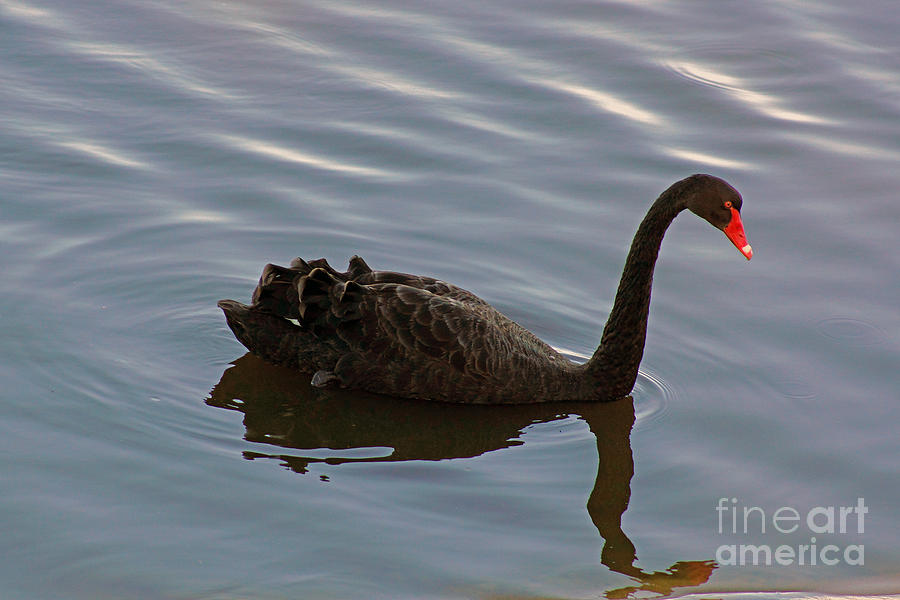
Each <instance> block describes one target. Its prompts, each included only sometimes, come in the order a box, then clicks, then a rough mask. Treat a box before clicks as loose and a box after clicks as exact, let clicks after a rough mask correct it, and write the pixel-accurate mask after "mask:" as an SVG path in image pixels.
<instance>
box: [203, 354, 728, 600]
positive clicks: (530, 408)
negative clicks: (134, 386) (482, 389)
mask: <svg viewBox="0 0 900 600" xmlns="http://www.w3.org/2000/svg"><path fill="white" fill-rule="evenodd" d="M206 403H207V404H209V405H211V406H216V407H219V408H225V409H229V410H236V411H240V412H242V413H244V426H245V427H246V430H247V432H246V435H245V439H247V440H248V441H251V442H258V443H264V444H270V445H273V446H281V447H283V448H294V449H297V450H313V449H316V450H317V449H322V448H328V449H331V450H349V449H353V448H372V447H385V448H391V449H393V452H392V453H391V454H390V455H389V456H379V457H372V458H336V457H331V458H327V459H316V458H304V457H300V456H293V455H290V454H265V453H259V452H244V456H245V457H246V458H248V459H255V458H277V459H279V460H281V461H283V462H284V464H285V465H287V466H288V467H289V468H290V469H292V470H293V471H295V472H297V473H306V472H307V471H308V467H309V464H310V463H312V462H326V463H328V464H341V463H345V462H394V461H404V460H444V459H453V458H471V457H474V456H479V455H481V454H484V453H486V452H491V451H493V450H499V449H501V448H508V447H510V446H516V445H519V444H521V443H522V442H521V441H518V440H517V439H515V438H518V437H519V435H520V433H521V431H522V430H523V429H524V428H525V427H528V426H529V425H531V424H533V423H542V422H550V421H554V420H556V419H558V418H560V417H562V416H565V415H569V414H577V415H580V416H581V418H582V419H583V420H584V421H585V422H587V424H588V426H589V427H590V430H591V432H592V433H593V434H594V436H595V437H596V440H597V453H598V455H599V466H598V468H597V478H596V480H595V481H594V488H593V490H591V495H590V497H589V498H588V502H587V509H588V513H589V514H590V517H591V520H592V521H593V523H594V526H595V527H596V528H597V531H598V532H599V533H600V536H601V537H602V538H603V539H604V541H605V543H604V545H603V551H602V553H601V559H600V562H601V563H602V564H604V565H605V566H607V567H608V568H609V569H611V570H612V571H615V572H617V573H622V574H623V575H626V576H628V577H630V578H632V579H634V580H635V582H637V584H638V585H635V586H628V587H623V588H618V589H614V590H609V591H607V592H606V597H607V598H632V597H635V595H636V594H638V593H640V592H644V593H646V592H651V593H656V594H660V595H669V594H671V593H672V591H673V590H674V589H675V588H679V587H686V586H698V585H702V584H703V583H706V581H707V580H708V579H709V577H710V575H711V574H712V572H713V570H714V569H715V568H716V566H717V565H716V564H715V563H714V562H713V561H679V562H676V563H675V564H674V565H672V566H671V567H669V568H668V569H667V570H665V571H653V572H647V571H644V570H642V569H640V568H638V567H636V566H634V562H635V560H636V558H637V557H636V554H635V547H634V544H633V543H632V542H631V540H630V539H628V536H627V535H625V532H624V531H622V515H623V513H624V512H625V510H626V509H627V508H628V501H629V499H630V497H631V478H632V476H633V475H634V460H633V458H632V454H631V427H632V425H634V404H633V402H632V399H631V398H630V397H629V398H625V399H623V400H619V401H617V402H611V403H607V404H585V403H577V404H576V403H554V404H552V405H551V404H536V405H504V406H473V405H465V404H442V403H436V402H424V401H422V402H420V401H414V400H401V399H395V398H385V397H382V396H377V395H374V394H365V393H359V392H344V391H340V390H317V389H314V388H312V387H310V386H309V375H305V374H301V373H295V372H293V371H289V370H286V369H283V368H281V367H275V366H272V365H269V364H268V363H265V362H263V361H262V360H260V359H259V358H257V357H255V356H253V355H252V354H249V353H248V354H246V355H244V356H243V357H241V358H239V359H238V360H236V361H235V362H234V365H233V366H232V367H230V368H229V369H226V371H225V372H224V373H223V374H222V379H221V380H220V381H219V383H218V384H217V385H216V386H215V387H214V388H213V390H212V392H211V393H210V397H209V398H208V399H207V400H206Z"/></svg>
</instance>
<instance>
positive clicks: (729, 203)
mask: <svg viewBox="0 0 900 600" xmlns="http://www.w3.org/2000/svg"><path fill="white" fill-rule="evenodd" d="M725 208H731V200H726V201H725Z"/></svg>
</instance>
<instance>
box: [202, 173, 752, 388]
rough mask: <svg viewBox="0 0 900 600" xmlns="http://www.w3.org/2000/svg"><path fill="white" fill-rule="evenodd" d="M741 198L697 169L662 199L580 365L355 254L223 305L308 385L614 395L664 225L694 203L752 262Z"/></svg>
mask: <svg viewBox="0 0 900 600" xmlns="http://www.w3.org/2000/svg"><path fill="white" fill-rule="evenodd" d="M741 204H742V201H741V196H740V194H738V192H737V191H736V190H735V189H734V188H732V187H731V186H730V185H728V184H727V183H726V182H724V181H723V180H721V179H718V178H716V177H712V176H710V175H692V176H691V177H688V178H687V179H684V180H682V181H679V182H677V183H675V184H673V185H672V186H671V187H670V188H669V189H667V190H666V191H665V192H663V194H662V195H660V197H659V198H658V199H657V200H656V202H654V204H653V205H652V206H651V207H650V210H649V211H648V213H647V216H646V217H645V218H644V220H643V221H642V223H641V225H640V227H639V228H638V232H637V234H636V235H635V238H634V242H633V243H632V246H631V250H630V252H629V254H628V259H627V261H626V264H625V269H624V272H623V273H622V280H621V282H620V284H619V289H618V292H617V294H616V300H615V303H614V305H613V309H612V311H611V312H610V316H609V320H608V321H607V324H606V327H605V328H604V331H603V336H602V339H601V343H600V347H599V348H598V349H597V351H596V352H595V353H594V355H593V356H592V357H591V359H590V360H589V361H588V362H587V363H584V364H576V363H573V362H571V361H570V360H568V359H567V358H565V357H564V356H562V355H560V354H559V353H558V352H557V351H556V350H554V349H553V348H551V347H550V346H548V345H547V344H545V343H544V342H542V341H541V340H540V339H538V338H537V337H536V336H535V335H534V334H532V333H531V332H530V331H528V330H527V329H525V328H523V327H521V326H520V325H518V324H517V323H514V322H513V321H511V320H510V319H508V318H507V317H505V316H504V315H502V314H500V313H499V312H497V311H496V310H494V309H493V308H492V307H491V306H490V305H488V304H487V303H486V302H485V301H484V300H482V299H480V298H478V297H477V296H475V295H474V294H472V293H470V292H468V291H466V290H464V289H461V288H458V287H456V286H454V285H451V284H449V283H445V282H443V281H440V280H438V279H433V278H430V277H420V276H416V275H407V274H404V273H394V272H390V271H373V270H372V269H370V268H369V266H368V265H367V264H366V263H365V262H364V261H363V259H361V258H360V257H358V256H354V257H353V258H351V259H350V267H349V269H348V270H347V271H346V272H343V273H341V272H338V271H336V270H334V269H333V268H332V267H331V266H330V265H329V264H328V263H327V262H326V261H325V260H324V259H318V260H312V261H309V262H306V261H304V260H303V259H300V258H297V259H295V260H294V261H293V262H292V263H291V266H290V267H279V266H276V265H271V264H270V265H267V266H266V267H265V269H264V270H263V273H262V277H261V278H260V281H259V285H258V286H257V287H256V290H255V291H254V293H253V300H252V303H251V304H250V305H249V306H247V305H244V304H241V303H239V302H235V301H234V300H222V301H221V302H219V306H220V307H221V308H222V310H223V311H224V312H225V316H226V319H227V321H228V325H229V327H231V329H232V331H233V332H234V334H235V336H236V337H237V339H238V340H239V341H240V342H241V343H242V344H244V346H246V347H247V348H248V349H249V350H251V351H252V352H254V353H256V354H258V355H260V356H261V357H263V358H264V359H266V360H268V361H270V362H273V363H276V364H282V365H285V366H288V367H291V368H295V369H300V370H303V371H305V372H309V373H313V374H314V375H313V377H312V384H313V385H318V386H326V385H336V386H341V387H346V388H351V389H362V390H368V391H371V392H377V393H382V394H389V395H393V396H401V397H408V398H424V399H429V400H441V401H447V402H464V403H488V404H500V403H527V402H550V401H569V400H593V401H607V400H614V399H616V398H620V397H622V396H625V395H627V394H628V393H629V392H630V391H631V389H632V387H633V386H634V382H635V379H636V378H637V372H638V366H639V365H640V361H641V356H642V355H643V349H644V339H645V335H646V326H647V315H648V309H649V305H650V287H651V283H652V279H653V267H654V264H655V263H656V257H657V253H658V251H659V247H660V243H661V242H662V238H663V235H664V234H665V231H666V228H667V227H668V226H669V224H670V223H671V222H672V220H673V219H674V218H675V216H676V215H677V214H678V213H679V212H681V211H682V210H683V209H685V208H687V209H690V210H691V211H692V212H694V213H695V214H697V215H698V216H700V217H702V218H704V219H706V220H707V221H708V222H709V223H710V224H712V225H713V226H715V227H717V228H719V229H721V230H723V231H724V232H725V233H726V235H727V236H728V237H729V239H731V241H732V242H733V243H734V244H735V245H736V246H737V247H738V249H740V250H741V252H742V253H743V254H744V255H745V256H746V257H747V258H748V259H749V258H750V256H751V255H752V250H751V249H750V246H749V245H748V244H747V240H746V238H745V237H744V231H743V226H742V224H741V221H740V213H739V211H740V208H741Z"/></svg>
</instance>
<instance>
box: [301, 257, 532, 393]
mask: <svg viewBox="0 0 900 600" xmlns="http://www.w3.org/2000/svg"><path fill="white" fill-rule="evenodd" d="M444 285H446V284H444ZM425 287H427V286H425ZM439 288H440V286H439ZM296 289H297V299H298V305H297V309H296V314H297V315H298V317H297V318H298V322H299V325H300V327H302V328H304V329H307V330H308V331H311V332H312V333H313V334H314V335H315V336H316V337H319V338H330V337H332V336H334V337H337V338H340V339H341V340H342V341H343V342H344V343H345V344H346V345H347V349H348V352H349V353H352V354H355V355H358V356H362V357H366V358H367V359H369V360H371V361H376V362H378V363H380V364H381V365H382V366H383V368H385V369H397V368H409V369H411V370H412V369H415V368H417V367H421V368H442V367H443V368H452V369H454V370H456V371H458V372H459V373H460V374H464V375H468V376H471V377H476V378H486V377H489V376H490V374H491V373H493V372H495V371H496V367H497V364H496V363H497V362H498V361H499V360H502V358H503V357H504V356H505V355H507V354H508V353H509V351H510V343H509V341H508V340H507V339H506V338H507V336H505V335H503V332H502V331H499V330H498V327H497V325H496V324H495V323H493V322H492V321H495V320H498V319H499V320H500V321H501V323H503V322H508V323H509V324H511V325H512V326H514V327H518V326H517V325H515V324H514V323H512V321H509V320H508V319H506V318H505V317H503V316H502V315H499V313H495V314H494V315H487V314H485V312H486V311H487V310H490V311H493V309H491V308H489V307H487V305H486V304H484V303H483V301H481V304H482V305H483V306H485V307H487V308H486V309H483V310H478V308H480V307H473V306H471V305H470V304H467V303H465V302H462V301H460V300H456V299H454V298H451V297H447V296H446V295H440V294H437V293H434V292H431V291H428V290H427V289H422V288H418V287H413V286H410V285H406V284H404V283H385V282H384V278H382V279H381V280H380V281H379V282H378V283H369V284H360V283H357V282H356V281H353V280H350V281H341V280H339V279H338V278H336V277H334V276H333V275H331V274H330V273H329V272H327V271H326V270H324V269H320V268H316V269H313V270H311V271H310V272H309V273H308V274H307V275H304V276H302V277H301V278H299V279H298V281H297V282H296ZM457 289H458V288H457ZM438 291H443V290H442V289H439V290H438ZM488 316H493V317H494V319H489V318H486V317H488ZM411 362H414V363H416V364H410V363H411ZM401 365H405V366H403V367H401Z"/></svg>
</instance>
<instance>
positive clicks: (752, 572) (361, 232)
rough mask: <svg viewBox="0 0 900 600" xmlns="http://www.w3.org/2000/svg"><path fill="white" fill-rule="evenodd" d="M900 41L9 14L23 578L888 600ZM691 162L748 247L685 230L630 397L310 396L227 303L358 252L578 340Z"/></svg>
mask: <svg viewBox="0 0 900 600" xmlns="http://www.w3.org/2000/svg"><path fill="white" fill-rule="evenodd" d="M898 31H900V12H898V11H897V10H896V6H895V3H893V2H889V1H877V0H861V1H859V2H853V3H849V2H841V1H839V0H822V1H820V2H799V1H790V0H783V1H774V0H773V1H764V2H737V1H724V2H723V1H711V0H700V1H686V0H655V1H647V2H628V1H624V0H623V1H616V0H596V1H583V0H560V1H556V2H534V1H529V0H494V1H492V2H473V1H470V0H458V1H454V2H434V1H428V0H426V1H422V2H412V1H410V0H374V1H371V2H355V1H345V0H328V1H324V0H323V1H318V0H303V1H288V0H265V1H257V2H249V1H246V0H226V1H220V0H178V1H175V0H156V1H154V2H143V1H134V0H108V1H102V2H100V1H91V2H88V1H84V0H74V1H73V0H0V265H2V266H0V273H2V277H0V303H2V304H0V310H2V315H3V318H2V320H0V331H2V342H0V344H2V346H0V348H2V361H0V373H2V381H3V384H2V390H3V391H2V394H0V395H2V402H0V450H2V452H0V473H2V475H0V528H2V536H0V554H2V556H3V557H4V558H3V560H2V561H0V591H2V597H3V598H4V599H6V600H34V599H38V600H42V599H46V600H55V599H67V600H80V599H92V600H95V599H101V600H102V599H113V598H115V599H118V598H129V599H156V598H166V599H179V600H181V599H191V600H195V599H204V600H206V599H209V600H220V599H237V598H241V599H249V598H252V599H260V600H268V599H283V598H304V599H307V598H311V599H350V600H355V599H413V598H430V599H457V598H491V599H496V598H598V597H610V598H613V597H618V598H624V597H632V598H648V597H659V596H667V595H679V594H698V596H696V597H703V598H708V597H710V594H712V595H715V596H716V597H727V596H728V595H729V593H731V592H742V595H741V596H740V598H749V597H753V598H759V597H765V598H774V597H776V592H785V591H791V592H795V593H797V594H796V595H791V596H790V597H791V598H799V597H808V595H810V594H897V593H900V570H898V566H897V565H898V564H900V544H898V542H900V527H898V525H900V510H898V500H897V499H898V497H900V478H898V471H900V469H898V460H897V457H898V453H900V435H898V417H897V414H898V413H897V402H898V396H900V374H898V373H900V311H898V298H900V275H898V274H900V260H898V252H897V248H898V231H900V204H898V190H900V35H898ZM694 172H708V173H713V174H716V175H719V176H721V177H724V178H726V179H727V180H728V181H730V182H731V183H733V184H734V185H735V186H736V187H737V188H738V189H739V190H741V192H742V193H743V195H744V209H743V218H744V223H745V226H746V229H747V233H748V236H749V239H750V242H751V243H752V244H753V247H754V250H755V253H756V254H755V256H754V258H753V260H752V261H751V262H749V263H747V262H746V261H745V260H744V259H743V258H742V257H741V256H740V254H739V253H738V252H737V251H736V250H735V249H734V248H733V247H731V245H730V244H729V243H728V241H727V240H726V239H725V238H724V237H723V236H722V235H721V234H719V233H717V232H715V231H714V230H712V229H710V228H709V227H708V226H707V225H706V224H705V223H703V222H701V221H699V220H698V219H695V218H693V217H692V216H690V215H684V216H682V217H681V218H680V219H678V220H677V221H676V222H675V224H674V225H673V226H672V227H671V229H670V230H669V234H668V236H667V238H666V241H665V243H664V244H663V248H662V253H661V257H660V260H659V263H658V265H657V270H656V274H657V275H656V280H655V288H654V300H653V304H652V306H651V318H650V328H649V336H648V339H647V345H646V351H645V356H644V362H643V365H642V376H641V378H640V380H639V382H638V386H637V388H636V389H635V392H634V394H633V400H623V401H620V402H617V403H613V404H611V405H604V406H594V407H590V406H570V405H560V406H539V407H526V408H517V407H512V408H505V409H488V408H481V409H478V408H473V407H464V406H443V405H440V406H439V405H430V404H427V403H416V402H405V401H398V400H391V399H386V398H375V397H367V396H361V395H353V394H342V393H340V392H313V391H311V390H310V389H309V387H308V386H307V385H306V379H305V378H304V377H300V376H297V375H295V374H293V373H290V372H286V371H284V370H281V369H274V368H271V367H268V366H267V365H265V364H262V363H261V362H259V361H258V360H255V359H254V358H253V357H252V356H244V353H245V352H244V349H243V348H242V347H241V346H240V345H239V344H238V343H237V342H236V341H235V340H234V338H233V337H232V335H231V333H230V332H229V331H228V329H227V328H226V326H225V322H224V319H223V317H222V315H221V313H220V312H219V311H218V309H217V308H216V307H215V302H216V300H218V299H221V298H236V299H240V300H246V299H247V298H248V297H249V294H250V292H251V290H252V288H253V286H254V284H255V280H256V278H257V277H258V275H259V272H260V270H261V268H262V266H263V265H264V264H265V263H267V262H280V263H282V264H284V263H286V262H288V261H290V259H291V258H293V257H294V256H297V255H300V256H304V257H307V258H316V257H319V256H324V257H326V258H328V259H329V260H330V261H332V264H335V265H336V266H339V267H342V266H343V265H344V264H346V263H345V261H346V260H347V259H348V258H349V257H350V256H352V255H353V254H357V253H358V254H360V255H362V256H363V257H364V258H365V259H366V260H367V261H368V263H369V264H370V265H372V266H373V267H374V268H384V269H393V270H400V271H406V272H413V273H420V274H427V275H433V276H437V277H440V278H442V279H445V280H448V281H451V282H453V283H456V284H458V285H461V286H463V287H465V288H467V289H470V290H472V291H474V292H476V293H478V294H479V295H480V296H482V297H483V298H485V299H487V300H488V301H490V302H491V303H492V304H494V305H495V306H496V307H498V308H499V309H500V310H501V311H503V312H505V313H507V314H508V315H510V316H511V317H512V318H514V319H516V320H517V321H519V322H520V323H522V324H523V325H525V326H527V327H529V328H530V329H532V330H533V331H535V332H536V333H537V334H538V335H540V336H541V337H542V338H544V339H546V340H547V341H548V342H549V343H551V344H553V345H554V346H556V347H559V348H563V349H565V350H566V351H567V352H570V353H571V354H573V355H574V356H579V355H580V356H584V355H588V354H590V352H592V351H593V348H594V346H595V345H596V343H597V342H598V340H599V334H600V331H601V329H602V324H603V322H604V321H605V318H606V314H607V312H608V310H609V308H610V305H611V302H612V296H613V292H614V290H615V286H616V284H617V281H618V277H619V274H620V272H621V268H622V264H623V262H624V258H625V253H626V251H627V247H628V244H629V243H630V240H631V236H632V235H633V232H634V230H635V229H636V227H637V224H638V222H639V221H640V219H641V217H642V216H643V213H644V211H645V210H646V208H647V206H648V205H649V203H650V202H651V201H652V200H653V199H654V198H655V197H656V196H657V195H658V194H659V193H660V192H661V191H662V190H663V189H665V188H666V187H667V186H668V185H669V184H670V183H672V182H673V181H676V180H678V179H680V178H682V177H684V176H686V175H688V174H691V173H694ZM232 363H234V365H232ZM632 419H634V421H635V422H634V425H633V426H632ZM598 465H599V466H598ZM859 499H862V500H861V501H860V500H859ZM861 506H864V507H865V508H864V509H862V508H861ZM817 507H821V510H817ZM829 507H834V513H835V515H836V516H835V522H834V523H833V525H834V526H833V527H832V528H831V530H829V524H830V523H829V521H828V508H829ZM840 507H848V508H849V509H851V510H850V511H847V510H845V511H844V517H845V519H844V530H843V531H841V526H840V523H839V522H838V516H839V515H840ZM717 508H718V510H717ZM744 508H748V509H753V508H755V509H756V510H749V512H748V513H747V514H748V526H747V532H746V533H745V532H744V525H743V516H742V515H743V513H742V512H741V511H742V510H743V509H744ZM779 509H783V510H784V511H787V512H782V513H780V514H781V516H784V515H788V517H789V516H790V515H791V514H792V513H791V512H790V511H791V510H794V511H796V514H797V515H798V520H797V521H790V519H788V520H787V521H781V524H782V529H784V530H785V531H790V530H791V529H792V528H791V527H789V526H788V525H790V524H791V523H793V524H794V525H795V527H794V528H793V531H790V532H789V533H784V532H781V531H779V530H778V529H777V528H776V527H775V524H773V521H772V517H773V516H775V514H776V513H777V511H778V510H779ZM865 511H867V512H865ZM763 512H764V513H765V517H766V528H765V531H763V529H762V527H763V525H762V522H761V520H760V518H759V517H760V513H763ZM810 513H812V515H813V516H812V521H811V523H808V522H807V521H806V517H807V516H808V515H809V514H810ZM738 515H741V516H740V518H739V519H736V520H734V521H732V517H737V516H738ZM800 515H802V516H800ZM813 538H815V540H813ZM742 544H743V545H747V544H753V545H754V546H756V550H755V552H758V553H761V554H759V559H758V560H756V562H757V563H758V564H755V565H754V564H752V563H753V562H754V561H753V560H751V559H752V556H751V555H750V554H747V555H746V557H747V560H745V561H744V562H745V564H743V565H741V564H739V563H740V561H738V560H736V559H735V560H731V559H730V558H734V555H733V554H731V553H730V550H729V547H730V546H732V545H733V546H735V551H736V552H739V551H740V550H739V546H740V545H742ZM781 546H785V547H788V548H789V549H790V552H792V553H794V556H795V558H793V559H791V560H783V561H782V562H783V563H784V564H782V563H779V562H778V561H776V560H775V559H774V558H770V559H769V560H768V561H766V559H765V557H766V555H765V549H769V550H771V551H772V552H773V553H774V552H775V551H776V550H777V549H778V548H779V547H781ZM804 546H805V547H807V548H806V550H803V549H802V548H801V547H804ZM811 546H816V549H815V550H814V551H813V550H812V549H811V548H809V547H811ZM828 546H831V548H826V547H828ZM762 547H764V548H765V549H762V550H761V549H760V548H762ZM782 552H788V550H783V551H782ZM800 554H803V555H804V556H805V560H804V561H803V564H800V558H799V555H800ZM779 556H781V557H782V558H784V557H785V556H789V555H788V554H779ZM810 557H814V558H815V559H816V564H810V561H811V560H812V558H810ZM731 562H735V563H738V564H730V563H731ZM767 562H768V564H767ZM827 563H834V564H827ZM778 597H781V596H778Z"/></svg>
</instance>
